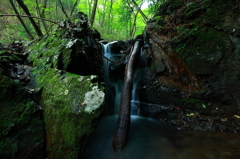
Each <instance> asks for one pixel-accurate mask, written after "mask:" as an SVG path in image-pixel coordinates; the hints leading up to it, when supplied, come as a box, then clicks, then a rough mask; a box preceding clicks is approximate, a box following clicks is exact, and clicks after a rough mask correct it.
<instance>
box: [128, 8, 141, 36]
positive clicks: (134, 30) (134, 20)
mask: <svg viewBox="0 0 240 159" xmlns="http://www.w3.org/2000/svg"><path fill="white" fill-rule="evenodd" d="M138 13H139V12H138V11H137V13H136V14H134V19H133V26H132V28H131V30H130V36H131V37H132V38H133V37H134V34H135V32H136V26H137V24H136V23H137V16H138Z"/></svg>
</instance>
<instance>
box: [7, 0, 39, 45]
mask: <svg viewBox="0 0 240 159" xmlns="http://www.w3.org/2000/svg"><path fill="white" fill-rule="evenodd" d="M10 3H11V5H12V8H13V10H14V12H15V13H16V14H17V15H19V13H18V10H17V8H16V6H15V4H14V3H13V0H10ZM17 18H18V20H19V21H20V23H21V24H22V26H23V28H24V29H25V31H26V32H27V34H28V36H29V37H30V39H31V40H33V39H34V37H33V35H32V34H31V32H30V31H29V29H28V28H27V26H26V25H25V23H24V21H23V19H22V18H21V17H20V16H17Z"/></svg>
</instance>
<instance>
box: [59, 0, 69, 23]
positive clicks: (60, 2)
mask: <svg viewBox="0 0 240 159" xmlns="http://www.w3.org/2000/svg"><path fill="white" fill-rule="evenodd" d="M58 2H59V4H60V6H61V9H62V12H63V14H64V15H65V17H66V18H67V19H69V17H68V15H67V12H66V11H65V9H64V6H63V4H62V1H61V0H58Z"/></svg>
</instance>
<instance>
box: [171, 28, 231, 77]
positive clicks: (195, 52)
mask: <svg viewBox="0 0 240 159" xmlns="http://www.w3.org/2000/svg"><path fill="white" fill-rule="evenodd" d="M178 32H179V33H180V36H179V37H175V38H174V39H172V41H171V44H172V46H173V48H175V49H176V51H177V52H178V56H179V57H180V58H181V59H183V60H184V62H186V63H187V64H188V66H189V67H190V68H191V69H192V70H193V71H194V72H198V73H199V74H201V73H204V74H209V73H211V72H212V71H214V67H215V64H216V63H218V61H219V60H220V59H221V58H222V56H223V55H224V54H225V52H226V51H227V50H228V48H229V46H228V45H226V43H228V41H226V40H228V35H227V34H226V33H224V32H221V31H218V30H216V29H213V28H211V27H201V28H200V27H199V26H197V25H193V26H191V27H180V28H178ZM216 37H217V38H216ZM196 56H197V57H198V58H196ZM202 65H207V66H209V67H204V68H205V69H204V68H203V67H201V66H202ZM206 68H207V70H206Z"/></svg>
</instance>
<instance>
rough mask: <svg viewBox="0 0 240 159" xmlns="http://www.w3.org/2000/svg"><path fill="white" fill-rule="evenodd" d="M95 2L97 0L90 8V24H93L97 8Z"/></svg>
mask: <svg viewBox="0 0 240 159" xmlns="http://www.w3.org/2000/svg"><path fill="white" fill-rule="evenodd" d="M97 3H98V0H95V1H94V5H93V9H92V14H91V18H90V20H89V21H90V26H92V25H93V22H94V19H95V15H96V10H97Z"/></svg>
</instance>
